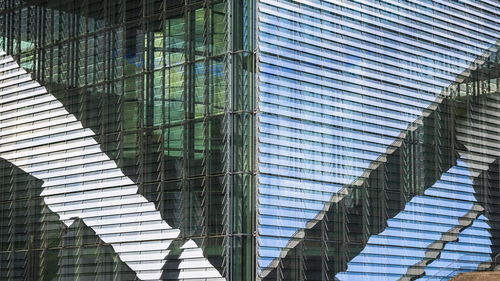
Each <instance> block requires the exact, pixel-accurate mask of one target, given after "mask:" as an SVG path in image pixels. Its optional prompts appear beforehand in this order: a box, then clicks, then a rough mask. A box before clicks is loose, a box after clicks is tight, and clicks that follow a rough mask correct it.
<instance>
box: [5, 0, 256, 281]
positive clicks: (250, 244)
mask: <svg viewBox="0 0 500 281" xmlns="http://www.w3.org/2000/svg"><path fill="white" fill-rule="evenodd" d="M254 6H255V4H254V3H253V2H250V1H249V2H247V1H243V2H242V3H240V2H234V3H228V2H226V1H223V0H187V1H180V0H142V1H135V0H99V1H93V0H85V1H76V0H75V1H36V0H25V1H20V0H7V1H2V2H1V4H0V49H2V50H4V51H5V52H6V53H7V54H8V55H11V56H13V57H14V58H15V60H16V61H17V62H18V63H19V65H20V66H21V67H23V68H24V69H25V70H27V71H28V72H29V73H30V74H31V76H32V78H33V79H34V80H36V81H38V82H39V83H40V84H41V85H42V86H45V88H46V89H47V91H48V92H49V93H50V94H52V95H54V96H55V97H57V99H58V100H59V101H60V102H61V103H62V104H63V105H64V107H65V108H66V110H67V111H68V112H69V113H71V114H73V115H74V116H75V117H76V118H77V119H78V120H79V121H80V122H81V123H82V124H83V126H84V127H86V128H90V129H92V131H93V132H94V133H95V137H94V138H95V139H96V141H97V142H98V143H99V144H100V147H101V149H102V151H103V152H105V153H106V154H107V155H108V156H109V158H110V159H112V160H114V161H115V162H116V164H117V165H118V167H119V168H120V169H121V171H123V173H124V174H125V175H126V176H127V177H129V178H130V179H132V180H133V181H134V182H135V183H136V184H137V186H138V187H139V193H140V194H142V195H143V196H144V197H145V198H147V199H148V200H149V201H151V202H154V203H155V206H156V208H157V210H159V211H160V213H161V216H162V218H163V219H164V220H165V222H167V223H168V224H169V225H170V226H171V227H172V228H175V229H179V230H180V235H179V237H178V238H176V241H174V243H173V244H172V245H173V246H171V247H170V248H171V252H170V254H169V256H168V257H167V259H169V261H168V262H167V263H166V264H165V268H164V269H163V276H162V279H164V280H177V279H182V278H180V277H179V276H181V275H180V274H181V273H180V272H181V271H182V270H181V269H179V266H178V261H176V260H175V259H176V258H178V257H179V256H180V255H181V253H182V249H181V246H182V245H183V243H185V242H186V241H187V240H189V239H191V240H193V241H194V242H195V243H196V245H197V246H198V247H200V248H201V249H202V251H203V256H204V257H205V258H207V259H208V260H209V262H210V263H211V264H212V265H213V266H214V267H215V268H216V269H217V270H218V271H219V273H220V274H221V275H222V276H223V277H227V276H229V277H227V278H229V279H230V280H250V279H253V278H254V277H253V276H254V275H252V274H255V273H254V272H255V271H254V270H253V268H254V267H255V245H256V244H255V236H254V232H255V216H252V215H251V214H254V213H255V207H254V206H255V200H256V199H255V159H254V156H255V110H254V109H255V85H254V74H255V71H254V69H255V59H254V58H255V56H254V52H255V51H254V49H255V44H254V32H252V31H251V30H253V29H252V28H253V26H252V24H253V22H254V20H255V19H254V16H253V13H254V12H255V8H254ZM2 163H3V162H2ZM2 165H3V167H5V168H4V169H2V172H1V178H2V180H1V183H2V185H1V192H2V193H1V194H3V195H2V199H1V200H2V201H1V204H2V206H3V207H2V209H1V210H2V211H1V218H0V241H1V243H0V245H1V248H0V256H1V257H2V259H1V261H0V275H1V279H2V280H22V279H25V278H27V276H36V278H35V277H34V279H37V280H74V279H75V278H87V277H88V278H91V277H92V276H95V274H96V272H97V273H99V274H98V275H99V276H100V277H99V278H101V277H103V276H114V277H113V278H118V279H120V280H132V279H133V278H136V277H135V273H134V272H133V271H132V270H131V269H130V268H128V267H127V266H126V265H125V264H123V263H121V261H120V258H119V257H118V256H116V255H115V254H114V253H113V249H112V248H111V247H110V246H109V245H106V244H105V243H103V242H102V241H101V240H100V239H99V238H98V237H97V236H96V235H95V233H94V232H93V231H92V229H90V228H88V227H87V226H86V225H85V223H84V222H83V221H81V220H77V221H75V222H74V223H73V224H72V225H71V227H70V228H69V229H68V228H66V227H65V226H64V225H63V224H62V223H60V222H59V221H58V219H57V216H56V215H55V214H53V213H51V211H50V210H49V209H48V208H47V207H46V206H45V205H44V201H43V198H41V196H40V192H41V183H40V182H39V180H38V181H37V179H36V178H32V177H30V176H29V175H26V174H23V173H22V171H20V170H19V169H17V168H16V167H15V166H12V165H11V164H10V163H8V162H6V161H5V163H3V164H2ZM13 171H14V172H13ZM17 174H20V175H21V176H17ZM24 182H26V183H27V184H28V185H27V186H23V184H22V183H24ZM21 186H22V187H21ZM28 187H29V188H28ZM31 187H32V188H31ZM16 190H19V191H16ZM18 194H19V195H18ZM21 194H22V195H21ZM13 206H16V207H13ZM24 224H26V226H23V225H24ZM16 225H17V227H16ZM32 225H33V227H31V226H32ZM25 241H30V243H25ZM176 262H177V264H176ZM82 268H83V269H82ZM100 272H103V274H107V275H101V274H100ZM103 278H104V277H103ZM101 279H102V278H101ZM104 279H108V278H107V277H106V278H104Z"/></svg>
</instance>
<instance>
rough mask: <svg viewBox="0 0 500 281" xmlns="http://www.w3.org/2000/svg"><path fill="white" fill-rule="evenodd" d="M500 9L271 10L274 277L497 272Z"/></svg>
mask: <svg viewBox="0 0 500 281" xmlns="http://www.w3.org/2000/svg"><path fill="white" fill-rule="evenodd" d="M499 15H500V5H499V4H498V3H497V2H494V1H441V0H436V1H413V0H409V1H388V0H382V1H370V0H366V1H365V0H342V1H333V0H324V1H320V0H296V1H282V0H261V1H259V29H258V32H259V33H258V35H259V51H260V52H259V85H258V86H259V116H258V120H259V123H258V124H259V127H258V130H259V131H258V132H259V133H258V136H259V144H258V153H259V178H258V192H259V195H258V198H259V205H258V208H259V209H258V211H259V216H258V233H259V237H258V253H259V258H258V259H259V260H258V272H259V276H260V277H261V278H262V279H263V280H269V281H270V280H335V279H336V280H349V281H351V280H417V279H422V280H427V279H428V280H447V278H449V277H451V276H453V275H454V274H457V272H459V271H473V270H477V269H488V268H491V260H492V259H495V257H496V255H497V254H499V249H498V246H497V244H498V239H499V238H500V237H498V234H497V233H498V230H497V223H498V222H497V220H498V217H496V215H495V214H494V210H496V208H497V207H498V206H497V205H495V203H493V202H496V200H498V199H497V198H496V196H497V193H498V190H499V188H500V186H499V185H498V184H499V183H498V181H497V179H498V178H497V176H496V175H497V173H498V165H497V164H495V163H496V161H497V160H496V159H497V157H498V156H499V154H498V140H500V139H499V135H498V133H499V131H498V128H497V127H496V123H497V121H496V118H497V113H496V112H497V110H498V104H497V99H498V97H496V95H497V94H498V77H499V72H498V70H499V66H498V65H499V64H498V52H497V50H498V45H499V43H500V41H499V39H500V35H499V34H500V33H499V31H500V20H499ZM488 171H490V172H491V173H493V174H488V173H489V172H488ZM486 174H488V176H486ZM442 278H443V279H442Z"/></svg>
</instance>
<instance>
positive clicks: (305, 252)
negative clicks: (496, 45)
mask: <svg viewBox="0 0 500 281" xmlns="http://www.w3.org/2000/svg"><path fill="white" fill-rule="evenodd" d="M498 56H499V53H498V51H493V52H488V53H487V55H486V57H487V58H486V61H485V62H484V61H480V62H478V65H477V67H476V68H475V69H474V70H472V71H465V72H464V74H463V75H464V76H462V77H461V78H460V83H454V84H452V86H450V87H449V88H448V89H445V90H444V91H443V93H442V95H441V96H440V97H438V99H437V100H436V102H434V103H432V104H431V105H430V106H429V107H428V108H427V109H426V110H424V115H423V117H421V118H419V120H417V121H416V122H414V123H413V124H411V125H410V126H409V127H408V129H407V130H405V131H404V133H402V134H401V137H400V138H398V139H396V141H394V142H393V143H392V144H391V149H390V150H389V152H388V153H386V154H384V155H383V157H380V158H378V159H377V161H374V162H373V163H372V164H371V166H370V167H369V168H368V169H367V170H366V171H365V173H364V174H363V175H362V176H361V177H359V178H358V179H357V180H356V181H354V182H353V184H352V185H349V186H347V187H345V188H344V189H343V190H342V192H339V195H337V196H336V197H332V201H331V204H330V205H329V208H328V209H327V210H325V214H324V215H323V216H322V219H321V220H319V221H315V222H314V223H311V226H309V227H308V228H306V229H304V230H303V231H302V232H300V236H297V238H296V242H295V243H294V244H289V245H292V248H291V249H289V250H288V251H287V252H285V254H284V255H283V256H282V257H281V258H280V259H279V265H278V266H277V267H276V268H275V269H273V270H264V274H265V276H266V278H265V280H280V278H279V277H278V278H277V277H276V276H277V275H283V280H294V278H296V276H298V275H297V274H303V276H304V278H307V279H310V278H312V279H313V280H316V279H314V278H319V277H318V274H319V272H323V271H324V272H326V274H327V275H332V276H336V278H337V279H339V280H417V279H418V280H443V279H442V278H445V279H446V278H450V277H451V276H453V275H454V274H457V273H458V272H461V271H475V270H491V269H493V268H495V266H496V264H492V261H493V260H495V257H496V256H497V255H498V254H500V247H499V245H500V244H499V242H500V236H499V234H500V225H499V222H498V213H499V212H500V210H499V207H500V205H499V204H498V197H499V196H500V185H499V184H500V179H499V174H500V170H499V161H500V146H499V143H500V131H499V130H498V120H497V119H498V111H499V110H500V103H499V101H500V92H499V86H500V84H499V83H500V79H499V78H500V64H499V61H498ZM323 235H325V236H326V238H324V240H323V239H322V236H323ZM322 241H324V242H322ZM323 243H326V244H323ZM325 248H326V250H325ZM339 257H341V258H339ZM323 264H324V265H323ZM323 266H324V267H323ZM318 280H320V279H318Z"/></svg>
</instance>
